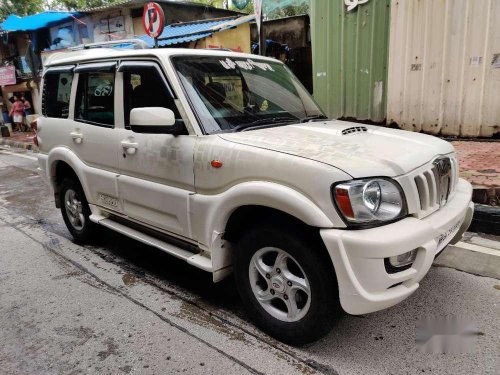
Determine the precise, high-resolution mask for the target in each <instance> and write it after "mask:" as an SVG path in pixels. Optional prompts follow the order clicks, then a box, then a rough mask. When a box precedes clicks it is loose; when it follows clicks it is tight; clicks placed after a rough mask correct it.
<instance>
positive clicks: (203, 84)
mask: <svg viewBox="0 0 500 375" xmlns="http://www.w3.org/2000/svg"><path fill="white" fill-rule="evenodd" d="M172 60H173V64H174V66H175V68H176V70H177V72H178V74H179V78H180V81H181V83H182V85H183V86H184V89H185V91H186V93H187V95H188V97H189V99H190V100H191V103H192V104H193V106H194V110H195V111H196V114H197V115H198V118H199V120H200V122H201V125H202V126H203V128H204V129H205V132H206V133H208V134H213V133H220V132H226V131H238V130H243V129H250V128H254V127H266V126H278V125H286V124H287V123H293V122H295V123H297V122H300V121H308V120H312V119H316V118H325V116H324V115H323V112H321V110H320V109H319V107H318V105H317V104H316V103H315V102H314V100H313V99H312V97H311V96H310V95H309V93H308V92H307V91H306V89H305V88H304V87H303V86H302V85H301V84H300V82H299V81H298V80H297V78H296V77H295V76H294V75H293V74H292V73H291V72H290V71H289V70H288V69H287V68H286V67H285V66H284V65H283V64H281V63H279V62H273V61H268V60H258V59H248V58H241V59H240V58H234V57H231V58H229V57H224V56H177V57H174V58H173V59H172Z"/></svg>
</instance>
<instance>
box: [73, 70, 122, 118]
mask: <svg viewBox="0 0 500 375" xmlns="http://www.w3.org/2000/svg"><path fill="white" fill-rule="evenodd" d="M114 94H115V73H114V72H89V73H80V75H79V78H78V87H77V92H76V100H75V120H77V121H78V120H80V121H84V122H88V123H90V124H94V125H102V126H109V127H113V126H114V124H115V101H114V97H115V95H114Z"/></svg>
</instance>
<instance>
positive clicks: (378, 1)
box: [311, 0, 390, 122]
mask: <svg viewBox="0 0 500 375" xmlns="http://www.w3.org/2000/svg"><path fill="white" fill-rule="evenodd" d="M389 18H390V0H369V1H368V3H366V4H361V5H359V6H358V7H356V8H355V9H354V10H352V11H350V12H347V8H346V5H345V4H344V0H313V1H311V33H312V46H313V86H314V97H315V98H316V100H317V101H318V103H319V104H320V105H321V107H322V108H323V109H324V110H325V111H326V112H327V114H328V115H329V116H331V117H334V118H340V117H352V118H356V119H358V120H372V121H376V122H381V121H384V120H385V118H386V116H385V114H386V90H387V85H386V82H387V59H388V40H389V37H388V34H389Z"/></svg>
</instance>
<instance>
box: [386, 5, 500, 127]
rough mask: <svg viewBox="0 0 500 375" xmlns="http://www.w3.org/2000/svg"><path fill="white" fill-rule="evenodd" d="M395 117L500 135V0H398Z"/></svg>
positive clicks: (391, 105)
mask: <svg viewBox="0 0 500 375" xmlns="http://www.w3.org/2000/svg"><path fill="white" fill-rule="evenodd" d="M388 85H389V89H388V108H387V111H388V113H387V121H388V123H396V124H397V125H398V126H400V127H402V128H404V129H406V130H414V131H423V132H425V133H431V134H442V135H449V136H462V137H478V136H482V137H491V136H494V135H495V134H496V135H499V134H500V0H399V1H397V0H393V1H392V4H391V25H390V52H389V78H388Z"/></svg>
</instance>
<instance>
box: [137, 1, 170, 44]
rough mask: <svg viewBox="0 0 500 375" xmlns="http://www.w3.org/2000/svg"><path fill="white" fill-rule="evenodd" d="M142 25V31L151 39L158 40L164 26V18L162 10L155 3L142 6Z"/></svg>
mask: <svg viewBox="0 0 500 375" xmlns="http://www.w3.org/2000/svg"><path fill="white" fill-rule="evenodd" d="M142 24H143V26H144V31H146V34H148V35H149V36H150V37H151V38H155V39H156V38H158V37H159V36H160V35H161V33H162V32H163V27H164V26H165V17H164V14H163V9H162V8H161V6H160V5H159V4H157V3H147V4H146V5H144V13H143V14H142Z"/></svg>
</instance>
